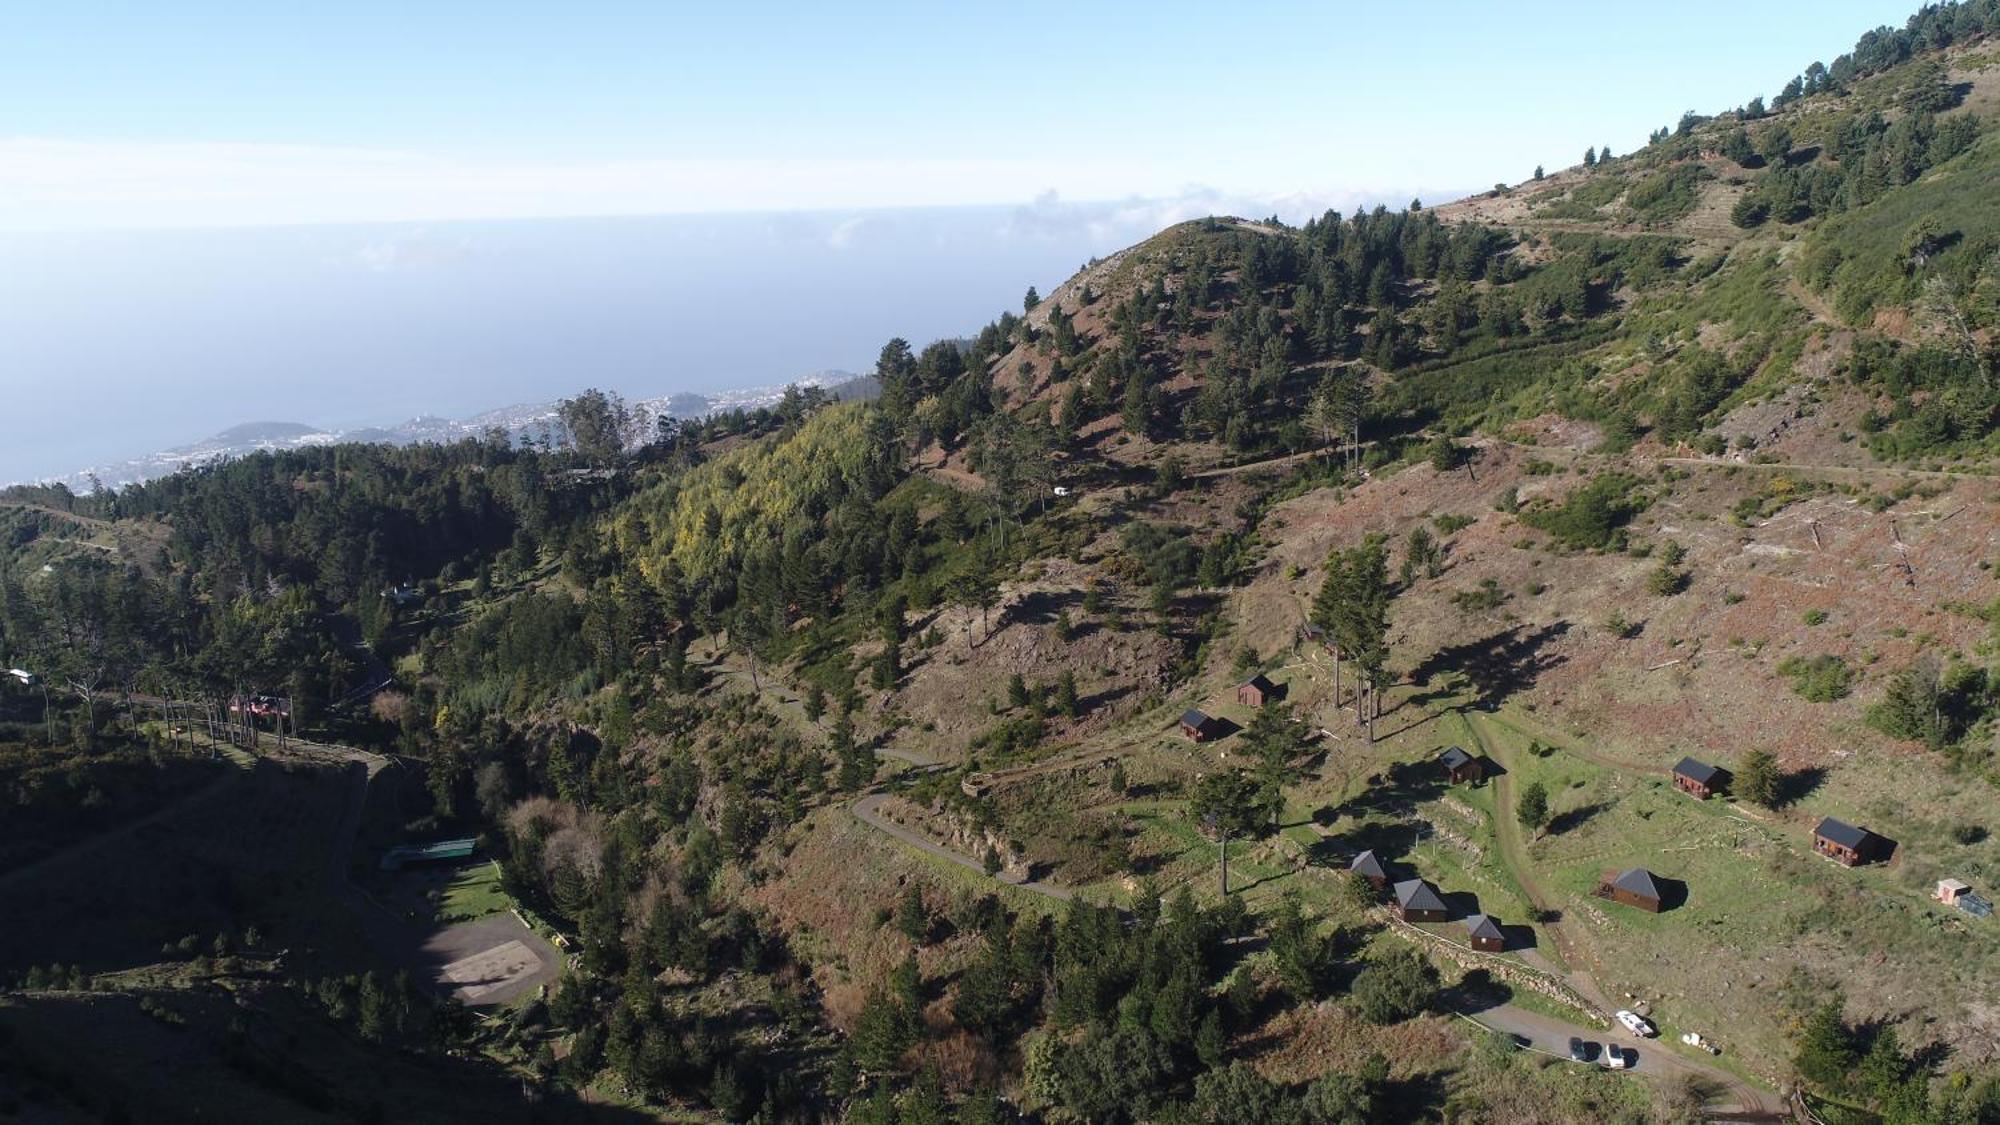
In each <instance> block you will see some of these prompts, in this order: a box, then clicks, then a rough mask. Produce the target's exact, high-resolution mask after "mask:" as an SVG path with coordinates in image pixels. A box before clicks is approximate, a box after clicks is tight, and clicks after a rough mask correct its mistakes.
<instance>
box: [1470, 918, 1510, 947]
mask: <svg viewBox="0 0 2000 1125" xmlns="http://www.w3.org/2000/svg"><path fill="white" fill-rule="evenodd" d="M1465 929H1466V933H1467V934H1468V935H1469V936H1471V937H1476V938H1491V939H1493V940H1495V941H1505V940H1506V939H1507V933H1506V931H1504V930H1502V929H1501V928H1500V923H1499V922H1497V921H1495V920H1494V918H1493V916H1492V915H1491V914H1474V915H1473V916H1472V917H1470V918H1467V919H1466V920H1465Z"/></svg>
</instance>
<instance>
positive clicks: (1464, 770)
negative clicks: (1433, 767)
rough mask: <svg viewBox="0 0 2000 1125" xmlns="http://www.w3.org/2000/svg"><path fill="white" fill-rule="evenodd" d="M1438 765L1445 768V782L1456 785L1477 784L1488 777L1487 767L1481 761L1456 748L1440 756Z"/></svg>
mask: <svg viewBox="0 0 2000 1125" xmlns="http://www.w3.org/2000/svg"><path fill="white" fill-rule="evenodd" d="M1438 764H1439V765H1441V766H1443V767H1444V776H1445V780H1447V781H1449V782H1451V783H1452V784H1454V785H1457V784H1460V783H1465V782H1475V781H1479V780H1481V779H1483V778H1484V777H1485V776H1486V767H1484V766H1482V765H1480V764H1479V759H1478V758H1475V757H1473V756H1472V755H1470V754H1468V753H1466V752H1465V751H1463V750H1461V749H1459V748H1458V747H1456V746H1454V747H1452V748H1451V749H1449V750H1446V751H1445V752H1444V753H1442V754H1440V755H1438Z"/></svg>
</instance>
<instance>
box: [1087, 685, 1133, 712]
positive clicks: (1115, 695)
mask: <svg viewBox="0 0 2000 1125" xmlns="http://www.w3.org/2000/svg"><path fill="white" fill-rule="evenodd" d="M1138 690H1139V687H1138V685H1137V684H1122V685H1120V686H1118V687H1110V688H1105V689H1104V690H1103V691H1099V692H1092V693H1091V694H1089V695H1085V696H1081V697H1079V698H1078V699H1077V701H1076V713H1077V715H1078V716H1079V717H1081V716H1084V715H1088V714H1090V713H1092V712H1094V711H1096V710H1097V709H1098V708H1100V707H1108V706H1110V705H1111V704H1113V703H1116V702H1118V701H1119V700H1121V699H1123V698H1125V697H1126V696H1128V695H1131V694H1132V693H1133V692H1135V691H1138Z"/></svg>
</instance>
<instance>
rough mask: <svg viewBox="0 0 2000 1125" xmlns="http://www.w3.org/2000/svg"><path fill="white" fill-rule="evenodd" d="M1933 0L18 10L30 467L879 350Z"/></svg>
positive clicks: (1775, 72) (1586, 122)
mask: <svg viewBox="0 0 2000 1125" xmlns="http://www.w3.org/2000/svg"><path fill="white" fill-rule="evenodd" d="M1914 2H1915V0H1894V2H1867V3H1864V2H1860V0H1757V2H1753V3H1742V2H1740V0H1732V2H1729V3H1721V2H1715V0H1683V2H1681V3H1677V4H1674V5H1672V6H1671V7H1662V6H1657V5H1644V6H1641V5H1634V4H1625V3H1599V4H1585V3H1542V4H1537V3H1527V2H1519V3H1511V4H1498V3H1493V4H1485V3H1481V4H1473V3H1432V4H1367V5H1360V4H1338V3H1321V4H1269V3H1266V4H1254V3H1253V4H1242V3H1238V4H1232V5H1226V6H1225V5H1213V4H1210V5H1192V4H1179V3H1170V2H1154V3H1147V4H1137V3H1115V4H1114V3H1090V2H1087V0H1072V2H1070V3H1062V4H1056V3H1041V2H1039V0H1017V2H1012V3H1007V4H1004V5H977V6H975V5H972V4H963V3H953V2H949V0H940V2H935V3H927V4H856V5H845V6H837V5H832V4H801V5H798V6H796V7H794V6H790V5H777V4H746V3H727V2H714V3H703V4H670V3H644V4H641V3H629V4H609V3H601V2H591V0H573V2H569V3H562V4H554V3H548V4H536V5H525V4H508V3H501V2H495V0H483V2H480V3H476V4H475V3H453V2H448V0H421V2H413V0H404V2H401V3H395V4H386V3H369V2H366V0H348V2H343V3H337V4H335V3H306V2H303V0H290V2H286V0H267V2H264V3H252V2H240V0H239V2H236V3H229V4H205V3H189V2H181V3H176V2H172V0H151V2H147V3H129V4H104V3H94V2H92V0H61V2H46V3H45V2H40V0H0V418H4V419H5V422H6V438H7V440H5V441H0V482H4V481H7V480H12V479H20V478H24V477H32V476H39V475H44V474H61V473H70V472H75V471H77V470H80V469H82V468H83V467H85V466H88V465H102V464H106V463H108V462H111V461H115V460H119V459H123V458H125V457H131V456H136V455H141V454H146V453H150V452H152V451H155V450H160V449H164V448H168V447H175V446H180V445H184V444H186V443H189V442H191V441H194V440H196V439H198V438H201V437H203V436H205V435H208V434H212V433H215V432H218V431H220V430H222V429H225V428H227V427H229V426H232V425H235V424H237V423H241V422H248V421H264V420H278V421H291V422H302V423H306V424H309V425H315V426H327V427H347V426H353V425H358V424H382V423H393V422H397V421H401V420H403V419H405V418H408V417H411V416H413V415H416V414H421V413H436V414H444V415H448V416H455V417H463V416H466V415H470V414H474V413H478V412H480V411H483V410H486V409H489V408H492V407H498V406H504V405H508V404H510V403H515V402H522V401H549V400H553V399H555V398H558V397H560V396H563V395H566V394H571V393H574V392H575V391H577V390H580V389H582V388H583V387H587V386H592V385H595V386H601V387H607V388H612V389H617V390H620V391H623V392H625V393H627V394H630V395H633V396H648V395H657V394H666V393H670V392H674V391H680V390H694V391H712V390H721V389H728V388H734V387H744V386H758V385H762V386H769V385H773V384H781V383H783V382H785V381H787V380H789V379H792V378H795V377H797V376H799V375H801V374H804V373H806V372H810V371H814V370H819V369H825V368H845V369H848V370H863V369H866V367H867V366H868V365H869V364H870V363H871V362H872V361H873V358H874V355H875V353H876V351H877V349H879V348H880V346H881V343H882V342H883V341H884V340H886V339H888V338H889V337H890V336H894V335H901V336H906V337H908V338H910V339H912V340H914V341H917V342H918V343H919V344H921V343H923V342H926V341H928V340H932V339H936V338H938V337H942V336H952V335H960V334H965V333H969V332H972V331H976V330H977V328H978V326H979V325H981V324H983V323H985V322H986V321H987V320H989V319H991V318H992V317H993V316H995V315H996V314H998V313H999V312H1000V311H1001V310H1003V309H1006V308H1010V307H1018V303H1019V301H1020V297H1021V292H1022V290H1023V289H1024V288H1026V287H1027V286H1028V285H1031V284H1032V285H1036V286H1039V287H1041V288H1042V290H1043V291H1044V292H1046V291H1047V290H1048V289H1049V288H1050V287H1052V286H1054V285H1056V284H1057V283H1059V282H1061V281H1062V280H1063V279H1064V278H1066V277H1068V276H1069V275H1070V273H1072V272H1073V271H1074V270H1075V269H1076V268H1077V267H1079V266H1080V265H1082V264H1083V263H1084V262H1085V261H1086V260H1088V259H1089V258H1090V257H1092V256H1093V255H1101V254H1105V253H1109V252H1111V251H1113V250H1116V249H1118V248H1120V247H1122V246H1125V245H1129V244H1131V243H1133V242H1136V241H1138V240H1140V239H1143V238H1145V237H1146V236H1147V235H1150V234H1152V233H1153V232H1154V231H1157V230H1159V229H1160V228H1162V227H1164V226H1166V225H1167V224H1169V223H1171V222H1174V221H1177V220H1179V219H1184V218H1192V217H1197V216H1201V215H1207V214H1232V213H1233V214H1241V215H1253V216H1261V215H1268V214H1272V213H1276V214H1279V215H1281V216H1283V217H1284V218H1286V219H1287V220H1291V221H1298V220H1301V219H1304V218H1305V217H1307V216H1310V215H1314V214H1317V213H1319V212H1320V211H1322V210H1324V209H1326V208H1328V207H1336V208H1339V209H1341V210H1352V209H1353V208H1355V207H1357V206H1363V205H1372V204H1377V203H1386V204H1388V205H1391V206H1399V205H1401V204H1403V203H1406V202H1407V201H1408V200H1409V199H1410V198H1411V197H1412V196H1421V197H1422V198H1424V199H1426V200H1429V201H1431V202H1437V201H1440V200H1442V199H1446V198H1450V197H1452V196H1454V195H1457V194H1462V193H1464V192H1467V191H1474V190H1481V189H1484V188H1487V187H1490V186H1491V185H1492V184H1493V183H1494V182H1495V181H1496V180H1501V179H1505V180H1508V181H1518V180H1521V179H1524V178H1526V177H1527V176H1528V174H1529V173H1530V172H1531V171H1532V170H1533V168H1534V167H1535V165H1536V164H1538V163H1540V164H1546V165H1548V166H1549V167H1551V168H1554V167H1560V166H1563V165H1566V164H1570V163H1574V162H1575V161H1577V160H1578V159H1579V158H1580V157H1581V155H1582V152H1583V149H1584V148H1585V147H1586V146H1588V145H1601V144H1607V143H1608V144H1610V145H1612V146H1614V147H1615V148H1616V149H1617V150H1619V151H1621V152H1622V151H1628V150H1630V149H1632V148H1634V147H1637V146H1638V145H1639V144H1640V143H1642V142H1643V141H1644V139H1645V136H1646V134H1647V133H1648V132H1649V131H1650V130H1652V129H1654V128H1657V127H1658V126H1660V125H1663V124H1668V123H1671V122H1672V121H1674V120H1675V119H1676V118H1677V117H1678V116H1679V114H1680V113H1681V112H1682V111H1683V110H1687V109H1697V110H1701V111H1704V112H1706V111H1712V110H1715V109H1719V108H1724V107H1728V106H1734V105H1737V104H1740V103H1741V102H1742V101H1744V100H1746V99H1747V98H1749V97H1750V96H1752V95H1754V94H1757V93H1760V92H1761V93H1764V94H1766V95H1769V94H1770V93H1772V92H1773V91H1775V90H1776V89H1778V88H1779V86H1780V85H1782V83H1783V82H1784V80H1785V79H1786V78H1787V77H1788V76H1789V75H1791V74H1793V73H1796V72H1797V71H1798V70H1799V69H1801V68H1803V67H1804V66H1805V65H1806V64H1807V63H1809V62H1811V61H1812V60H1814V59H1816V58H1819V59H1831V58H1832V57H1833V56H1834V55H1835V54H1837V53H1839V52H1840V51H1843V50H1846V49H1847V48H1848V47H1850V46H1851V45H1852V43H1853V41H1854V39H1855V38H1856V36H1858V35H1859V34H1860V33H1861V32H1862V31H1864V30H1866V29H1867V28H1869V27H1873V26H1876V25H1878V24H1881V23H1884V22H1892V23H1900V22H1902V21H1903V19H1904V18H1906V16H1907V14H1908V11H1909V8H1910V6H1911V5H1912V4H1914ZM222 228H230V229H222ZM79 403H88V404H89V409H88V410H79V409H78V404H79Z"/></svg>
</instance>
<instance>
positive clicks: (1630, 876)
mask: <svg viewBox="0 0 2000 1125" xmlns="http://www.w3.org/2000/svg"><path fill="white" fill-rule="evenodd" d="M1611 885H1612V886H1614V887H1616V888H1618V889H1619V890H1621V891H1625V892H1627V893H1628V894H1635V895H1638V896H1639V897H1640V898H1649V899H1652V900H1654V901H1655V902H1657V901H1659V900H1660V898H1661V897H1663V896H1662V895H1661V894H1660V882H1659V880H1658V879H1656V878H1654V876H1653V873H1652V872H1651V871H1648V870H1646V869H1645V868H1643V867H1634V868H1632V869H1631V870H1629V871H1620V872H1619V873H1618V874H1617V875H1616V876H1615V877H1614V878H1613V879H1612V880H1611Z"/></svg>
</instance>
